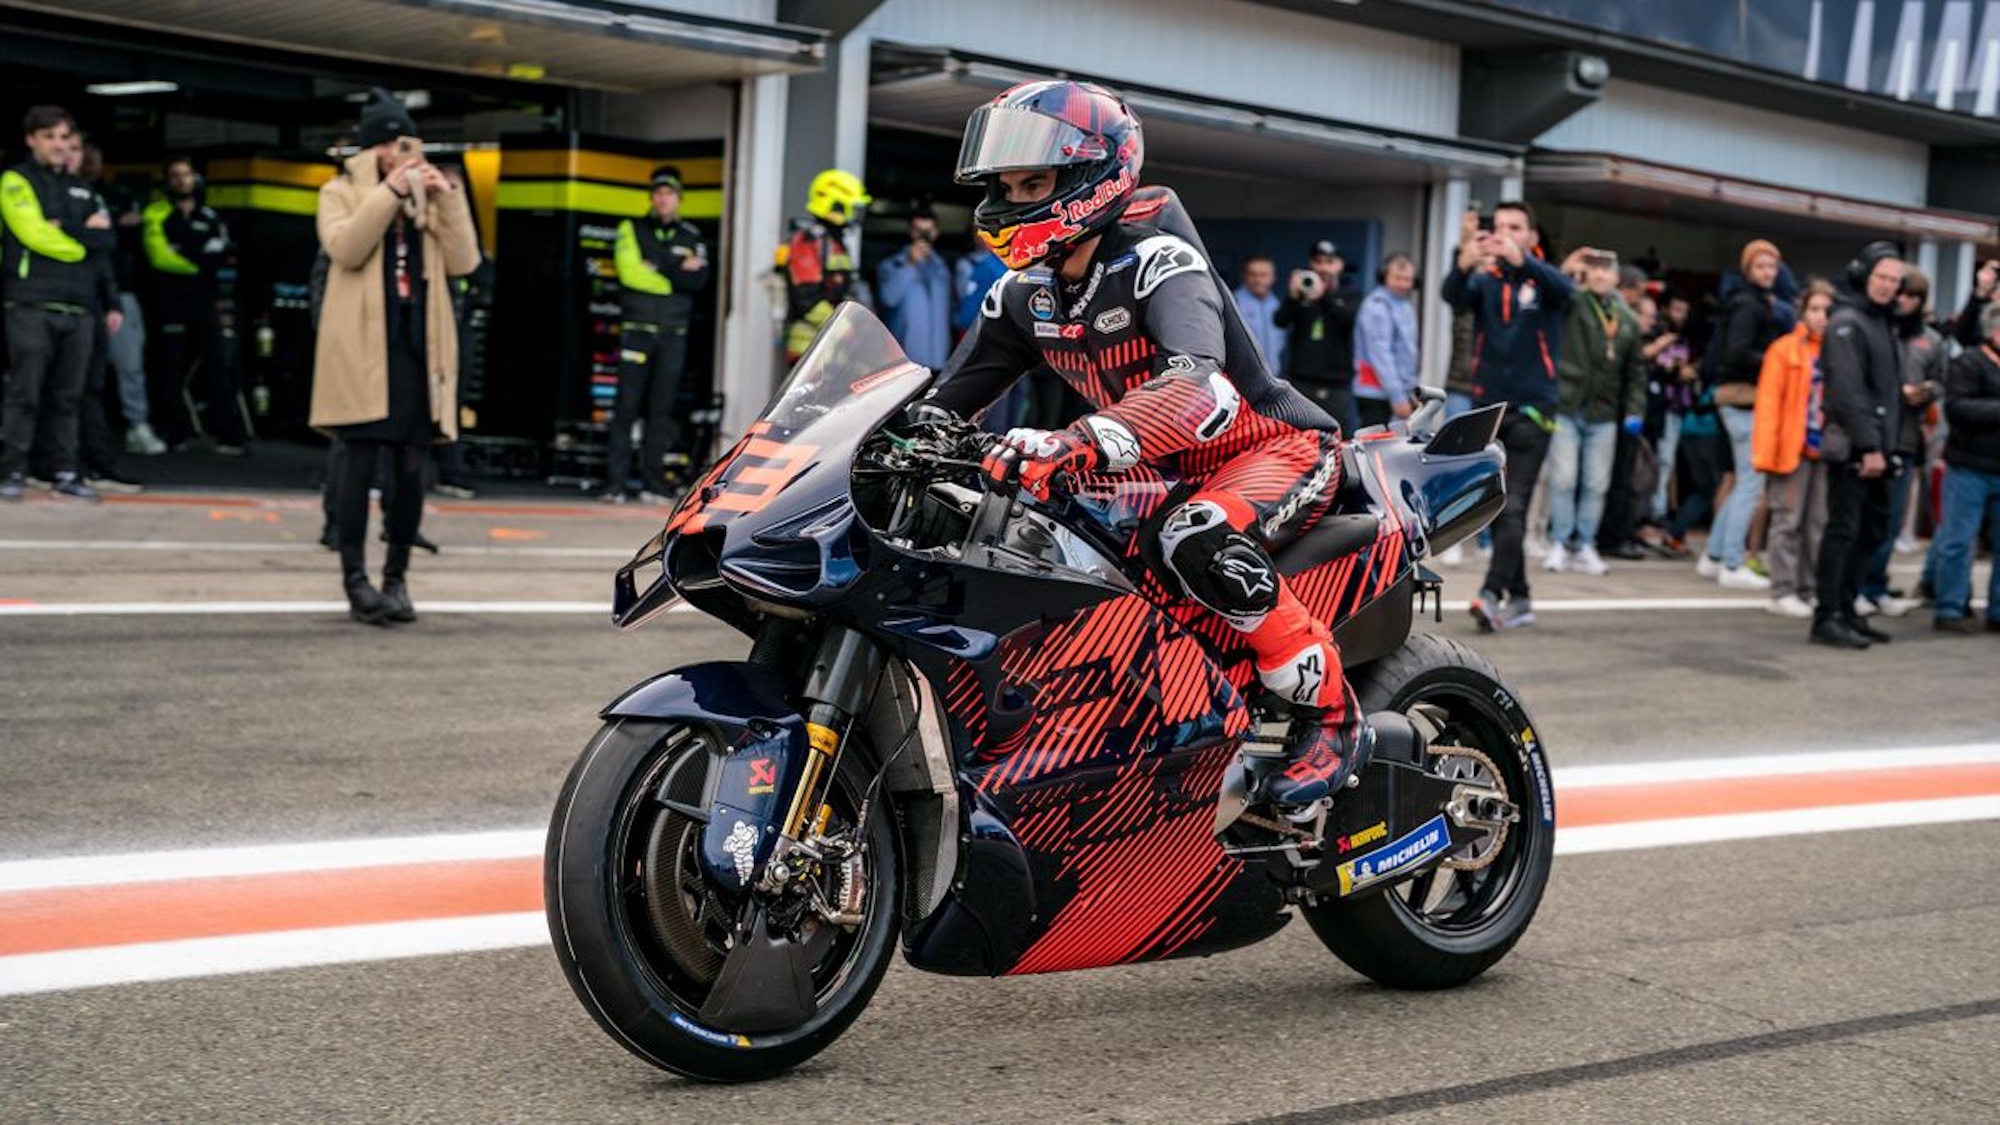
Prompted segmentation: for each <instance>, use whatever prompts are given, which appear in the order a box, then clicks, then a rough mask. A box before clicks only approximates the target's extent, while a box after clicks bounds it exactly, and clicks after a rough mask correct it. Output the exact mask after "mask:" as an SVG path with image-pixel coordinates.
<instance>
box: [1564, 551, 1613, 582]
mask: <svg viewBox="0 0 2000 1125" xmlns="http://www.w3.org/2000/svg"><path fill="white" fill-rule="evenodd" d="M1569 568H1570V569H1571V570H1574V571H1576V572H1577V573H1578V574H1589V575H1592V576H1595V577H1598V578H1602V577H1603V576H1605V575H1607V574H1610V573H1611V566H1610V564H1608V563H1606V562H1605V561H1604V557H1603V556H1602V555H1599V554H1598V553H1597V548H1595V547H1591V546H1585V547H1583V548H1581V549H1579V550H1578V551H1577V552H1576V554H1575V555H1574V556H1573V557H1571V559H1570V563H1569Z"/></svg>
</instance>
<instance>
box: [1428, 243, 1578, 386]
mask: <svg viewBox="0 0 2000 1125" xmlns="http://www.w3.org/2000/svg"><path fill="white" fill-rule="evenodd" d="M1575 292H1576V287H1575V286H1574V285H1571V284H1570V280H1569V278H1567V277H1564V276H1563V274H1562V271H1561V270H1559V269H1557V268H1555V267H1554V266H1552V265H1550V264H1548V263H1547V262H1544V261H1542V260H1541V259H1540V258H1537V257H1534V256H1533V255H1530V256H1529V257H1527V258H1526V259H1524V260H1523V261H1522V262H1521V264H1520V265H1519V266H1509V265H1506V264H1505V263H1502V264H1501V265H1500V266H1499V267H1497V268H1495V269H1491V270H1471V271H1467V270H1453V271H1452V273H1451V276H1450V277H1448V278H1446V279H1445V282H1444V299H1445V300H1446V301H1447V302H1449V303H1450V304H1451V307H1453V308H1455V309H1458V310H1460V311H1463V312H1470V313H1471V314H1472V400H1473V402H1474V403H1475V404H1477V405H1479V406H1485V405H1487V404H1489V403H1495V402H1511V403H1513V404H1514V405H1516V406H1539V407H1545V408H1547V407H1553V406H1555V404H1556V394H1557V390H1558V386H1557V383H1556V353H1557V352H1558V351H1560V350H1561V348H1562V322H1563V312H1564V310H1565V309H1567V308H1568V307H1569V299H1570V297H1571V296H1572V295H1574V294H1575Z"/></svg>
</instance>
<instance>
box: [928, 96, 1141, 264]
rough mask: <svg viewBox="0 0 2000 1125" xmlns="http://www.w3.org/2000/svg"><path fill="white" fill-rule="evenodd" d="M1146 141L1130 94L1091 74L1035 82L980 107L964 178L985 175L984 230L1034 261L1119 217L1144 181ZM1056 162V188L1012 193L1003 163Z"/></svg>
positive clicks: (969, 125) (1014, 167)
mask: <svg viewBox="0 0 2000 1125" xmlns="http://www.w3.org/2000/svg"><path fill="white" fill-rule="evenodd" d="M1144 156H1145V143H1144V141H1143V140H1142V139H1141V137H1140V133H1139V118H1138V116H1137V115H1136V114H1134V113H1133V112H1132V110H1131V109H1130V108H1129V107H1127V106H1126V104H1125V101H1124V99H1123V98H1120V97H1119V96H1118V95H1117V94H1114V93H1112V92H1111V91H1109V90H1107V89H1105V88H1104V87H1102V86H1098V85H1094V84H1092V83H1089V82H1067V81H1046V82H1027V83H1023V84H1021V85H1019V86H1016V87H1014V88H1013V89H1011V90H1008V91H1007V92H1006V93H1004V94H1001V95H1000V96H999V97H996V98H994V99H993V100H992V101H990V102H987V103H986V104H985V105H982V106H980V107H979V108H978V109H975V110H973V111H972V117H971V119H970V120H968V121H967V122H966V123H965V140H964V141H963V142H962V143H961V144H960V146H959V150H958V170H957V173H956V179H957V180H958V182H959V183H961V184H983V185H984V186H985V188H986V198H985V199H984V200H981V201H980V204H979V206H978V207H977V208H975V209H974V210H973V212H972V224H973V226H974V227H975V228H977V229H978V231H979V238H980V240H981V241H983V242H985V243H986V245H987V246H989V247H991V248H992V250H993V253H994V254H995V255H997V256H998V257H999V258H1000V260H1001V261H1003V262H1005V263H1006V264H1007V267H1008V268H1009V269H1016V270H1019V269H1026V268H1028V267H1029V266H1032V265H1034V264H1035V263H1036V262H1039V261H1041V260H1043V259H1044V258H1048V257H1051V256H1054V257H1057V258H1060V257H1061V256H1062V255H1064V254H1066V253H1067V252H1068V248H1069V247H1071V246H1074V245H1075V244H1077V243H1079V242H1083V241H1086V240H1088V239H1090V238H1092V237H1094V236H1095V235H1096V234H1097V233H1098V232H1100V231H1102V230H1103V229H1104V228H1106V227H1108V226H1110V225H1111V224H1112V223H1114V222H1116V221H1117V219H1118V216H1119V215H1120V214H1122V213H1123V212H1124V210H1125V201H1126V200H1127V199H1129V198H1131V195H1132V193H1133V191H1135V190H1137V188H1138V186H1139V167H1140V164H1141V163H1142V162H1143V160H1144ZM1031 168H1047V169H1050V170H1052V171H1053V172H1054V173H1055V179H1056V185H1055V190H1054V191H1053V192H1052V193H1051V194H1050V195H1049V197H1048V198H1046V199H1039V200H1036V201H1035V202H1033V203H1009V202H1008V201H1007V189H1006V187H1005V186H1004V185H1003V184H1002V183H1001V182H1000V173H1002V172H1018V171H1025V170H1027V169H1031Z"/></svg>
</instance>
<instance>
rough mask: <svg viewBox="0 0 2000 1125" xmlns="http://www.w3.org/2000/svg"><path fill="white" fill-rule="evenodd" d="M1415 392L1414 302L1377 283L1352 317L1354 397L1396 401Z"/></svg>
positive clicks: (1400, 400) (1415, 318) (1415, 336)
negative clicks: (1359, 311)
mask: <svg viewBox="0 0 2000 1125" xmlns="http://www.w3.org/2000/svg"><path fill="white" fill-rule="evenodd" d="M1416 393H1417V306H1416V302H1414V301H1412V300H1410V299H1409V298H1408V297H1398V296H1396V295H1395V294H1394V293H1391V292H1389V287H1388V286H1386V285H1377V286H1376V287H1375V288H1374V289H1373V290H1372V291H1370V292H1369V294H1368V296H1367V298H1366V299H1365V300H1363V301H1362V302H1361V313H1360V315H1358V316H1356V317H1355V319H1354V397H1355V398H1372V399H1381V400H1383V401H1385V402H1390V403H1397V402H1408V401H1409V400H1410V398H1411V397H1412V396H1413V395H1415V394H1416Z"/></svg>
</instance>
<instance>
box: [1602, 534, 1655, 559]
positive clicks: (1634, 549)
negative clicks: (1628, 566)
mask: <svg viewBox="0 0 2000 1125" xmlns="http://www.w3.org/2000/svg"><path fill="white" fill-rule="evenodd" d="M1650 553H1651V552H1650V550H1649V549H1648V548H1647V546H1646V545H1645V544H1644V543H1641V542H1640V541H1639V540H1637V539H1627V540H1626V541H1625V542H1623V543H1620V544H1618V545H1617V546H1616V547H1613V548H1611V549H1610V550H1609V551H1606V552H1605V554H1608V555H1610V556H1611V557H1612V558H1614V559H1624V560H1625V561H1626V562H1638V561H1639V560H1640V559H1643V558H1646V557H1647V556H1648V555H1649V554H1650Z"/></svg>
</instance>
